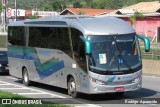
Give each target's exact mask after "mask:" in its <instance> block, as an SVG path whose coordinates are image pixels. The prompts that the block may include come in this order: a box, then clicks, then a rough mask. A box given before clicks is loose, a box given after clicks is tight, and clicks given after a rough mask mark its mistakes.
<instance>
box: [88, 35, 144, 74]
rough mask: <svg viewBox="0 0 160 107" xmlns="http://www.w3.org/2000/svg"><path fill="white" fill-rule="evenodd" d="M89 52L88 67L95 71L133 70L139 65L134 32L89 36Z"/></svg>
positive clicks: (138, 53) (137, 47)
mask: <svg viewBox="0 0 160 107" xmlns="http://www.w3.org/2000/svg"><path fill="white" fill-rule="evenodd" d="M88 39H89V40H90V42H91V51H92V52H91V54H90V55H89V68H90V70H91V71H97V72H109V71H110V72H113V71H114V72H117V73H121V71H133V70H134V69H136V68H138V67H140V66H141V58H140V50H139V45H138V41H137V38H136V37H135V34H127V35H115V36H114V35H112V36H89V37H88Z"/></svg>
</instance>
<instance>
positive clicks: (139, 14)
mask: <svg viewBox="0 0 160 107" xmlns="http://www.w3.org/2000/svg"><path fill="white" fill-rule="evenodd" d="M136 18H144V16H143V14H141V13H140V12H138V11H135V12H134V14H133V15H131V16H130V17H129V20H130V22H131V25H132V26H134V25H135V21H136Z"/></svg>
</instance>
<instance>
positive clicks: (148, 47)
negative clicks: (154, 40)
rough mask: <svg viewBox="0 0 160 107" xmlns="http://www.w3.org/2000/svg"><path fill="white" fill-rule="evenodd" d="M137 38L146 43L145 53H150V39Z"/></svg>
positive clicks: (139, 36)
mask: <svg viewBox="0 0 160 107" xmlns="http://www.w3.org/2000/svg"><path fill="white" fill-rule="evenodd" d="M137 37H138V38H139V39H141V40H143V41H144V47H145V52H149V51H150V41H149V39H148V38H147V37H145V36H142V35H137Z"/></svg>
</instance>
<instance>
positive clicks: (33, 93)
mask: <svg viewBox="0 0 160 107" xmlns="http://www.w3.org/2000/svg"><path fill="white" fill-rule="evenodd" d="M14 94H20V95H37V94H46V93H14Z"/></svg>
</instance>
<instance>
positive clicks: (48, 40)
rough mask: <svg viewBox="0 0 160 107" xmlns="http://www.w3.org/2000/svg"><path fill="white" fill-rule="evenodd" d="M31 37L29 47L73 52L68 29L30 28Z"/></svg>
mask: <svg viewBox="0 0 160 107" xmlns="http://www.w3.org/2000/svg"><path fill="white" fill-rule="evenodd" d="M29 35H30V36H29V46H32V47H40V48H50V49H59V50H62V51H63V52H65V53H67V54H68V53H70V52H71V51H70V50H71V49H70V42H69V34H68V28H54V27H30V28H29Z"/></svg>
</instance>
